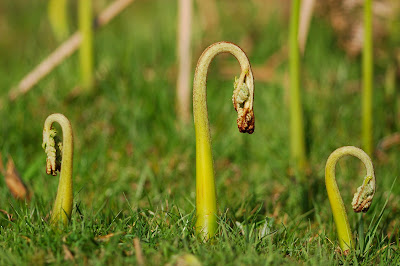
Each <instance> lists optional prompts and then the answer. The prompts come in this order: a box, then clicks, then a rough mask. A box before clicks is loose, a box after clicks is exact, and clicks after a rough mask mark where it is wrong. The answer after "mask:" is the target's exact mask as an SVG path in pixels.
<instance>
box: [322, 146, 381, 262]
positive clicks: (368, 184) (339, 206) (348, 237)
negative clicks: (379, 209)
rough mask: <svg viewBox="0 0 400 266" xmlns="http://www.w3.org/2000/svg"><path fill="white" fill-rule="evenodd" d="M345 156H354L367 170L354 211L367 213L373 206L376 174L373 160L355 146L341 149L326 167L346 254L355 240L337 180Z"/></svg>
mask: <svg viewBox="0 0 400 266" xmlns="http://www.w3.org/2000/svg"><path fill="white" fill-rule="evenodd" d="M345 155H353V156H355V157H357V158H359V159H360V160H361V161H362V162H363V163H364V165H365V168H366V170H367V173H366V176H365V178H364V182H363V185H362V186H361V187H359V188H358V189H357V192H356V194H355V195H354V198H353V202H352V205H353V210H354V211H355V212H359V211H363V212H366V211H367V210H368V208H369V206H370V205H371V201H372V198H373V196H374V193H375V174H374V167H373V165H372V161H371V158H369V156H368V155H367V154H366V153H365V152H364V151H363V150H361V149H359V148H357V147H353V146H345V147H341V148H339V149H337V150H335V151H334V152H332V153H331V155H330V156H329V158H328V160H327V162H326V166H325V184H326V190H327V192H328V197H329V202H330V204H331V208H332V213H333V219H334V221H335V224H336V230H337V233H338V237H339V246H340V248H341V249H342V250H343V252H344V253H345V254H346V253H348V251H349V250H350V249H352V248H354V240H353V236H352V233H351V230H350V225H349V220H348V217H347V214H346V208H345V207H344V204H343V200H342V197H341V196H340V192H339V188H338V186H337V183H336V178H335V168H336V163H337V162H338V160H339V159H340V158H341V157H343V156H345Z"/></svg>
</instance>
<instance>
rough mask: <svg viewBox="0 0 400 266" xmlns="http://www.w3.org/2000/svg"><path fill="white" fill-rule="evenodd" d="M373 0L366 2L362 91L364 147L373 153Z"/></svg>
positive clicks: (367, 151)
mask: <svg viewBox="0 0 400 266" xmlns="http://www.w3.org/2000/svg"><path fill="white" fill-rule="evenodd" d="M371 2H372V1H371V0H365V2H364V46H363V61H362V62H363V92H362V142H363V148H364V150H365V151H366V153H368V154H369V155H371V154H372V153H373V147H372V146H373V145H372V135H373V132H372V83H373V66H372V64H373V57H372V8H371V5H372V3H371Z"/></svg>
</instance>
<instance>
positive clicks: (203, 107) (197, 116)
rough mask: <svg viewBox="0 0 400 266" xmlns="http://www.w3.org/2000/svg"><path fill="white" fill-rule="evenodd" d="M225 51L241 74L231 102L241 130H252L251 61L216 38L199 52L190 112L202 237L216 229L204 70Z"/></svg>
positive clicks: (206, 70)
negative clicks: (234, 60) (233, 58)
mask: <svg viewBox="0 0 400 266" xmlns="http://www.w3.org/2000/svg"><path fill="white" fill-rule="evenodd" d="M224 52H228V53H231V54H232V55H234V56H235V57H236V59H237V60H238V61H239V63H240V67H241V74H240V77H239V79H238V80H236V81H235V83H234V91H233V96H232V101H233V106H234V107H235V110H236V111H237V114H238V118H237V125H238V128H239V131H240V132H247V133H249V134H251V133H253V131H254V113H253V100H254V80H253V73H252V71H251V67H250V62H249V60H248V58H247V56H246V54H245V53H244V52H243V51H242V49H240V48H239V47H238V46H236V45H235V44H232V43H228V42H219V43H215V44H213V45H211V46H209V47H208V48H207V49H206V50H205V51H204V52H203V54H202V55H201V56H200V58H199V61H198V63H197V67H196V72H195V75H194V81H193V116H194V124H195V132H196V218H197V220H196V232H197V234H198V235H199V236H200V237H201V238H202V239H205V240H207V239H209V238H210V237H212V236H214V234H215V231H216V229H217V217H216V215H217V202H216V191H215V180H214V169H213V160H212V152H211V137H210V126H209V122H208V113H207V93H206V85H207V72H208V68H209V65H210V63H211V61H212V59H213V58H214V57H215V56H216V55H218V54H220V53H224Z"/></svg>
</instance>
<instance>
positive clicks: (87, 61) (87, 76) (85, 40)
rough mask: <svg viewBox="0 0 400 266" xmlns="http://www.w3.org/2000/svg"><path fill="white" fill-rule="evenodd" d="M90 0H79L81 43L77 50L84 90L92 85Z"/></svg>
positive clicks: (91, 19)
mask: <svg viewBox="0 0 400 266" xmlns="http://www.w3.org/2000/svg"><path fill="white" fill-rule="evenodd" d="M92 16H93V15H92V1H91V0H79V31H80V32H81V34H82V44H81V47H80V50H79V59H80V67H81V79H82V80H81V82H82V84H81V85H82V87H83V89H84V90H86V91H87V90H90V88H91V87H92V85H93V27H92V23H93V18H92Z"/></svg>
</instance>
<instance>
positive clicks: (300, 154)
mask: <svg viewBox="0 0 400 266" xmlns="http://www.w3.org/2000/svg"><path fill="white" fill-rule="evenodd" d="M299 14H300V0H292V9H291V13H290V32H289V48H290V49H289V65H290V154H291V159H292V163H293V165H294V168H295V172H296V174H300V175H304V173H305V168H306V153H305V143H304V123H303V110H302V105H301V94H300V52H299V44H298V41H297V37H298V29H299Z"/></svg>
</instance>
